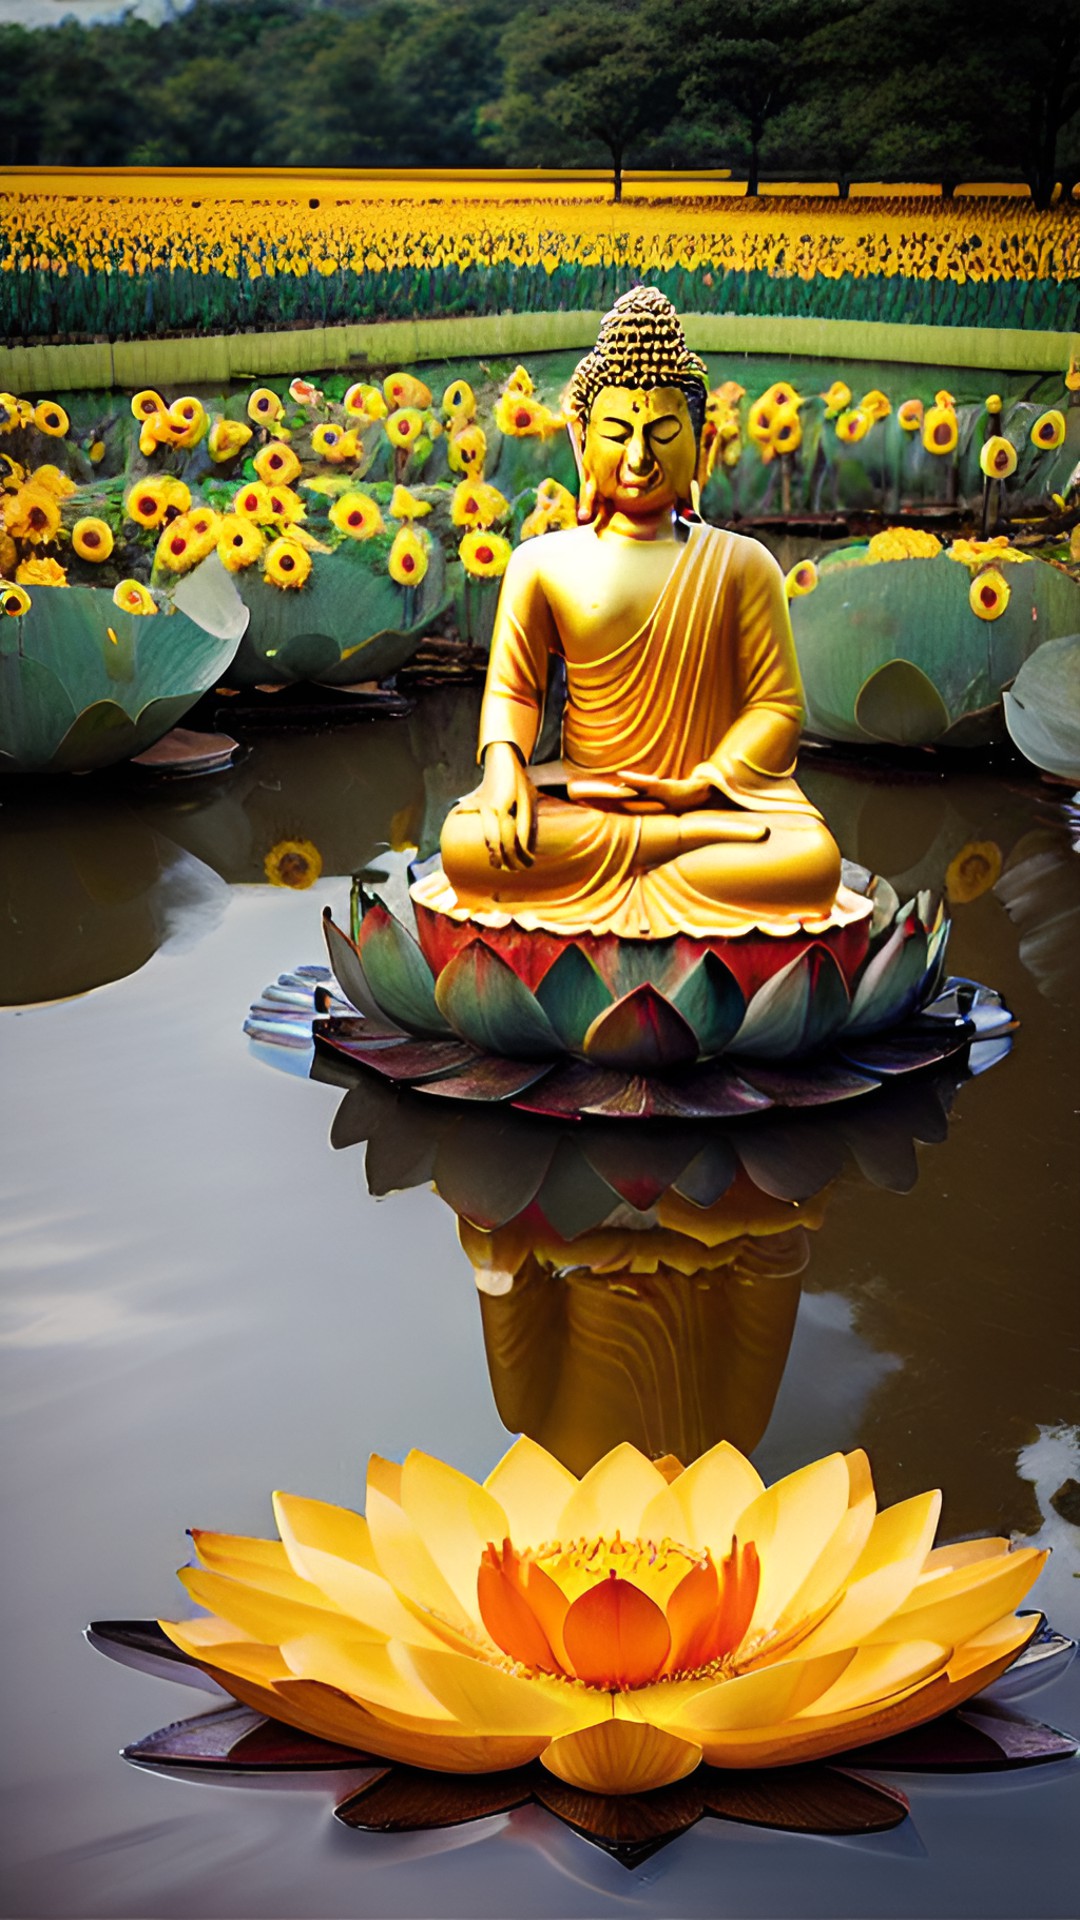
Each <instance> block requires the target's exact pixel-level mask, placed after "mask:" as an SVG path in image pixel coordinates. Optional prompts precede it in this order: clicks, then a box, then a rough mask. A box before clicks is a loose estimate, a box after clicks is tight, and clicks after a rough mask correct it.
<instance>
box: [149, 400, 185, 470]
mask: <svg viewBox="0 0 1080 1920" xmlns="http://www.w3.org/2000/svg"><path fill="white" fill-rule="evenodd" d="M182 431H183V429H182V428H181V427H178V426H177V425H176V424H175V423H174V422H173V421H171V420H170V419H169V416H168V414H167V413H166V412H161V413H150V414H147V416H146V418H145V419H144V420H143V423H142V426H141V427H140V428H139V452H140V453H141V454H142V455H143V457H144V458H145V459H149V457H150V455H151V454H152V453H156V452H157V449H158V448H159V447H174V446H176V445H177V443H178V440H177V437H178V435H179V434H181V433H182Z"/></svg>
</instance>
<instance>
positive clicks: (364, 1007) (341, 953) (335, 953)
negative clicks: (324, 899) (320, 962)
mask: <svg viewBox="0 0 1080 1920" xmlns="http://www.w3.org/2000/svg"><path fill="white" fill-rule="evenodd" d="M323 938H324V940H325V941H326V951H327V954H328V956H329V959H330V970H331V972H332V973H333V975H334V978H335V980H336V981H337V983H338V986H339V987H340V988H341V991H342V993H343V994H344V995H345V998H346V999H347V1000H349V1001H350V1002H351V1003H352V1005H353V1006H354V1007H355V1008H356V1010H357V1012H358V1013H362V1014H364V1015H365V1017H366V1018H367V1019H369V1020H370V1019H375V1020H382V1019H385V1018H386V1017H387V1016H386V1014H385V1010H384V1009H383V1008H382V1007H380V1005H379V1003H378V1001H377V1000H376V998H375V995H374V994H373V993H372V991H371V988H370V986H369V985H368V981H367V978H366V976H365V974H364V969H363V967H362V966H361V964H360V955H359V954H358V953H357V951H356V947H355V945H354V943H353V941H352V940H350V938H349V936H348V934H347V933H342V931H341V928H340V927H338V926H335V925H334V921H333V918H332V916H331V913H330V908H329V907H324V909H323Z"/></svg>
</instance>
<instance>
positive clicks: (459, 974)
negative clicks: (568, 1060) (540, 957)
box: [435, 940, 562, 1060]
mask: <svg viewBox="0 0 1080 1920" xmlns="http://www.w3.org/2000/svg"><path fill="white" fill-rule="evenodd" d="M435 999H436V1002H437V1004H438V1008H439V1011H440V1013H442V1014H443V1015H445V1017H446V1019H447V1020H448V1021H449V1022H450V1025H451V1026H452V1028H453V1029H454V1032H455V1033H460V1034H461V1035H462V1036H463V1037H464V1039H466V1040H470V1041H471V1042H472V1044H473V1046H475V1047H482V1048H483V1049H484V1050H485V1051H486V1052H488V1053H501V1054H507V1055H509V1057H510V1058H511V1059H513V1060H546V1059H548V1058H551V1057H554V1056H556V1055H558V1054H559V1053H561V1052H562V1048H561V1046H560V1044H559V1038H558V1035H557V1034H556V1032H555V1029H554V1027H553V1026H552V1025H551V1022H550V1020H548V1018H547V1016H546V1014H545V1013H544V1011H543V1009H542V1008H541V1007H540V1006H538V1005H537V1002H536V1000H535V999H534V997H533V995H532V994H531V993H530V992H529V989H528V987H526V986H525V985H524V984H523V982H522V981H521V980H519V979H518V976H517V974H516V973H515V972H514V970H513V968H512V967H508V966H507V964H506V962H505V960H501V959H500V958H499V955H498V954H497V953H493V952H492V950H491V948H490V947H489V946H486V945H485V943H484V942H483V941H482V940H473V941H472V942H471V943H470V945H469V946H467V947H464V948H463V949H462V951H461V952H460V953H459V954H457V955H456V956H455V958H454V959H453V960H451V962H450V964H449V966H447V967H444V968H443V970H442V972H441V973H440V975H439V979H438V984H437V985H436V988H435Z"/></svg>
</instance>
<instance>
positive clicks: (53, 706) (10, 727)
mask: <svg viewBox="0 0 1080 1920" xmlns="http://www.w3.org/2000/svg"><path fill="white" fill-rule="evenodd" d="M13 624H14V623H13ZM74 719H75V708H74V706H73V705H72V702H71V701H70V699H69V698H68V696H67V694H66V693H65V691H64V688H63V686H62V685H61V683H60V681H59V679H58V678H57V676H56V674H55V673H54V672H53V671H52V668H51V667H47V666H45V664H44V662H43V661H41V660H28V659H26V658H25V656H22V655H20V654H17V653H4V654H0V758H3V759H5V760H7V759H10V760H11V762H12V763H13V764H14V765H15V766H16V767H19V768H24V767H25V768H27V769H30V768H35V767H44V766H46V765H47V763H48V761H49V758H50V756H51V754H52V751H53V748H54V747H55V745H56V742H57V740H58V739H62V738H63V736H64V734H65V733H66V732H67V730H68V728H69V727H70V726H71V724H72V722H73V720H74Z"/></svg>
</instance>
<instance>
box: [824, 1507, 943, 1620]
mask: <svg viewBox="0 0 1080 1920" xmlns="http://www.w3.org/2000/svg"><path fill="white" fill-rule="evenodd" d="M940 1511H941V1495H940V1493H920V1494H917V1495H916V1496H915V1498H914V1499H912V1500H901V1501H900V1502H899V1503H898V1504H897V1505H896V1506H894V1507H886V1508H885V1509H884V1510H883V1512H881V1513H879V1514H878V1516H877V1519H876V1520H875V1521H874V1524H873V1527H872V1528H871V1530H870V1538H869V1540H868V1541H867V1543H866V1546H865V1547H864V1548H863V1551H862V1553H861V1555H860V1556H859V1559H858V1560H857V1561H856V1563H855V1566H854V1567H853V1569H852V1572H851V1578H850V1581H849V1583H848V1587H847V1591H846V1592H845V1594H844V1596H843V1598H842V1599H841V1601H840V1603H839V1605H838V1606H837V1607H835V1608H834V1609H833V1611H832V1613H830V1615H829V1617H828V1619H827V1620H823V1621H822V1623H821V1625H820V1626H819V1627H816V1628H815V1629H814V1630H813V1632H812V1633H810V1634H808V1636H807V1638H806V1639H805V1640H803V1641H801V1642H800V1645H799V1651H800V1653H801V1654H803V1655H804V1656H808V1655H810V1654H813V1653H830V1652H831V1651H832V1650H833V1648H834V1647H851V1646H854V1645H855V1644H856V1643H857V1642H859V1641H862V1640H865V1639H866V1638H867V1636H868V1635H869V1634H871V1633H873V1632H874V1630H875V1629H876V1628H877V1627H879V1626H881V1624H882V1622H883V1621H884V1620H887V1619H888V1617H889V1615H890V1614H892V1613H895V1612H896V1609H897V1607H900V1606H902V1605H903V1603H904V1601H905V1600H906V1599H907V1597H908V1594H909V1593H910V1592H911V1589H912V1587H913V1586H914V1585H915V1582H916V1580H917V1579H918V1577H919V1575H920V1573H921V1572H922V1569H923V1563H924V1562H925V1560H926V1556H927V1554H928V1553H929V1551H930V1544H931V1542H932V1540H933V1538H934V1529H935V1527H936V1526H937V1522H938V1515H939V1513H940Z"/></svg>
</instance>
